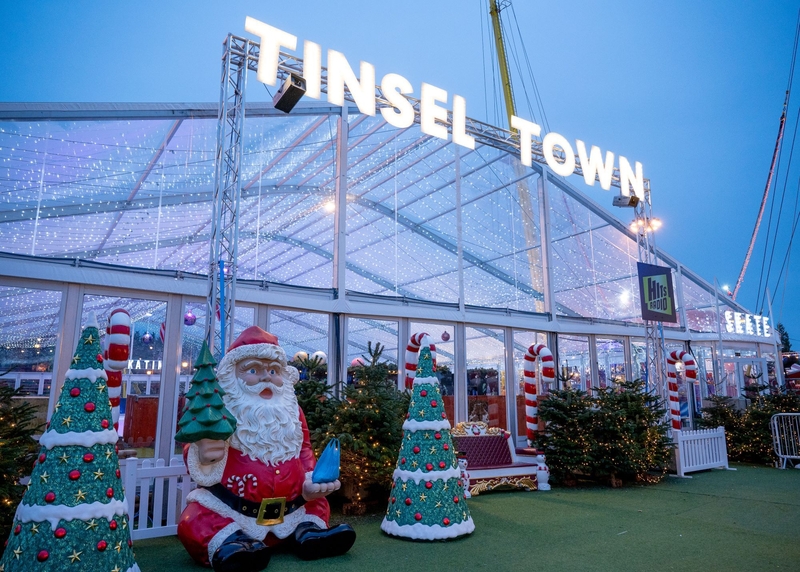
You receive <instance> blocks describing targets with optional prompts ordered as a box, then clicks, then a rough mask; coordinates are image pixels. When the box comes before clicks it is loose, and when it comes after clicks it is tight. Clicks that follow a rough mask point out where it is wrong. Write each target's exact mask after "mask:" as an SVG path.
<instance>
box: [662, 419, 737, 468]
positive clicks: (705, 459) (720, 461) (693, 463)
mask: <svg viewBox="0 0 800 572" xmlns="http://www.w3.org/2000/svg"><path fill="white" fill-rule="evenodd" d="M672 436H673V440H674V442H675V444H676V445H677V447H678V449H677V451H676V453H675V460H676V465H677V467H676V468H677V471H678V476H679V477H685V476H686V473H690V472H693V471H702V470H704V469H728V470H732V469H730V467H728V447H727V445H726V443H725V427H717V428H716V429H699V430H697V431H673V432H672ZM689 478H691V477H689Z"/></svg>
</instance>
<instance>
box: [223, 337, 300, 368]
mask: <svg viewBox="0 0 800 572" xmlns="http://www.w3.org/2000/svg"><path fill="white" fill-rule="evenodd" d="M245 358H260V359H269V360H274V361H277V362H279V363H280V364H281V365H282V366H283V367H286V363H287V362H286V352H284V351H283V348H281V347H280V346H279V345H278V336H276V335H274V334H270V333H269V332H265V331H264V330H262V329H261V328H259V327H258V326H250V327H249V328H247V329H246V330H245V331H243V332H242V333H241V334H239V337H238V338H236V340H234V342H233V343H232V344H231V345H230V346H229V347H228V352H227V353H226V354H225V356H224V357H223V358H222V359H221V360H220V362H219V366H217V369H218V370H219V369H227V368H228V367H233V364H235V363H236V362H238V361H240V360H243V359H245Z"/></svg>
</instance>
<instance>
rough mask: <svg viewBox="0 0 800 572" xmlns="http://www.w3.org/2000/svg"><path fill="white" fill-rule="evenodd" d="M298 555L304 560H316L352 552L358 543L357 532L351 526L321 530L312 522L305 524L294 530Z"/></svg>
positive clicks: (344, 525) (342, 525)
mask: <svg viewBox="0 0 800 572" xmlns="http://www.w3.org/2000/svg"><path fill="white" fill-rule="evenodd" d="M294 539H295V541H297V555H298V556H299V557H300V558H301V559H303V560H316V559H317V558H328V557H330V556H340V555H342V554H344V553H345V552H347V551H348V550H350V548H351V547H352V546H353V543H354V542H355V541H356V531H355V530H353V527H352V526H350V525H349V524H339V525H337V526H333V527H331V528H320V527H318V526H317V525H316V524H314V523H311V522H303V523H301V524H299V525H298V526H297V528H296V529H295V530H294Z"/></svg>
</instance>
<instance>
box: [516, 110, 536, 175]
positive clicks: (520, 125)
mask: <svg viewBox="0 0 800 572" xmlns="http://www.w3.org/2000/svg"><path fill="white" fill-rule="evenodd" d="M511 127H513V128H514V129H517V130H519V160H520V162H521V163H522V164H523V165H525V166H526V167H530V166H531V161H532V160H533V159H532V156H531V143H532V141H531V136H535V137H538V136H539V134H540V133H541V132H542V128H541V127H539V126H538V125H536V124H535V123H533V122H532V121H526V120H525V119H522V118H521V117H517V116H516V115H512V116H511Z"/></svg>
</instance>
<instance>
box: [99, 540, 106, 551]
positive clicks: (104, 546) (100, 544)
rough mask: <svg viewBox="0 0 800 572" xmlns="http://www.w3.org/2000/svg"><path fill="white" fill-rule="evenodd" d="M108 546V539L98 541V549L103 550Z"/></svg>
mask: <svg viewBox="0 0 800 572" xmlns="http://www.w3.org/2000/svg"><path fill="white" fill-rule="evenodd" d="M106 548H108V544H107V543H106V541H105V540H101V541H100V542H98V543H97V549H98V550H99V551H100V552H102V551H103V550H105V549H106Z"/></svg>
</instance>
